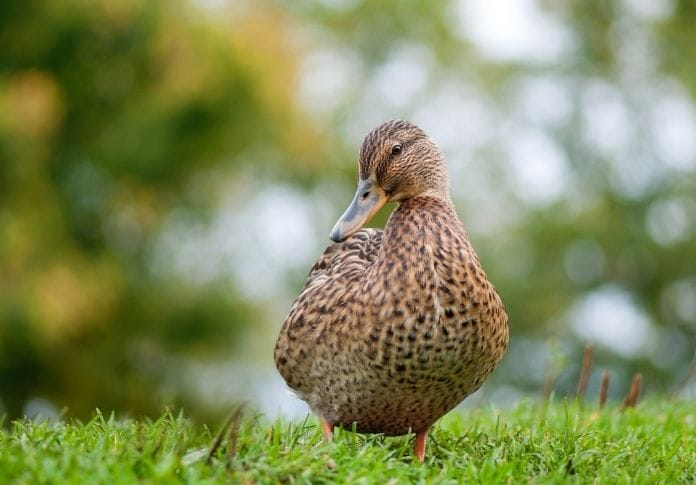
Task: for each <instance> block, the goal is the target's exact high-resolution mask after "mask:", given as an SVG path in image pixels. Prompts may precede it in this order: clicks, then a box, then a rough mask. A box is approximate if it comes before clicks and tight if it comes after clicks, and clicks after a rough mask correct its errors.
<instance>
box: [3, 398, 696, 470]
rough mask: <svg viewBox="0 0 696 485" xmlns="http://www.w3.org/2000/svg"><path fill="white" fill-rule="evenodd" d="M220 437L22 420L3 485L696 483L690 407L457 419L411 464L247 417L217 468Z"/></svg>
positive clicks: (402, 448)
mask: <svg viewBox="0 0 696 485" xmlns="http://www.w3.org/2000/svg"><path fill="white" fill-rule="evenodd" d="M234 427H235V426H234V425H233V426H232V427H231V428H232V429H234ZM217 435H218V433H217V432H214V431H212V430H210V429H208V428H206V427H204V426H200V425H196V424H194V423H192V422H191V421H189V420H188V419H186V418H184V417H183V416H182V415H178V416H173V415H171V414H168V413H166V414H165V415H164V416H163V417H161V418H160V419H158V420H156V421H151V420H130V419H128V420H117V419H115V418H113V417H105V416H102V415H101V414H99V413H97V414H96V416H95V417H94V418H93V419H92V420H91V421H89V422H87V423H80V422H78V421H75V422H68V423H63V422H61V423H57V424H49V423H31V422H15V423H12V424H11V425H10V427H9V430H5V431H1V432H0V483H65V482H68V483H82V482H90V483H98V482H101V483H132V482H135V481H138V482H142V483H171V482H206V483H215V482H227V483H229V482H243V483H254V482H257V483H273V482H291V483H296V482H299V483H309V482H312V483H331V482H335V481H339V482H350V483H387V482H388V481H389V480H392V483H401V482H404V481H411V482H426V483H447V482H450V483H457V482H463V481H464V482H468V483H471V482H475V483H519V482H525V483H526V482H543V483H562V482H566V481H568V482H571V483H576V482H577V483H588V482H601V483H628V482H630V483H660V482H662V483H694V482H695V481H696V405H695V404H694V403H693V402H666V401H661V402H658V401H654V402H645V403H641V404H640V405H639V406H638V408H637V409H628V410H626V411H625V412H622V411H621V410H620V409H618V408H616V407H611V406H610V407H608V408H606V409H605V410H604V411H603V412H602V413H601V414H596V413H595V412H594V410H592V409H588V408H583V407H581V406H579V405H576V404H568V405H566V404H565V403H551V404H548V405H541V404H531V403H526V404H521V405H520V406H518V407H517V408H515V409H513V410H507V411H499V410H494V409H491V408H484V409H478V410H472V411H466V412H464V413H450V414H449V415H448V416H447V417H445V418H444V419H443V420H441V421H440V423H438V425H437V426H436V427H435V429H434V430H433V432H432V438H431V440H430V442H429V444H428V456H427V457H426V463H425V464H423V465H421V464H418V463H415V462H414V460H413V458H412V453H411V443H412V440H413V437H412V436H411V437H397V438H385V437H382V436H363V435H357V434H353V433H350V432H346V431H338V432H337V433H336V436H335V439H334V441H333V442H332V443H324V442H323V441H322V439H321V432H320V429H319V427H318V426H317V423H316V421H315V420H314V419H313V418H310V419H308V420H307V421H306V422H299V423H289V422H285V421H275V422H269V421H267V420H265V419H263V418H262V417H253V416H247V417H245V418H244V419H243V420H242V421H241V425H240V427H239V430H238V432H237V433H236V435H235V433H229V432H225V433H224V434H223V433H221V434H220V437H222V440H221V441H220V444H219V446H218V447H217V448H216V450H215V453H213V456H212V457H211V459H210V460H208V459H207V458H208V454H209V451H210V449H211V445H212V444H213V442H214V441H215V438H216V436H217ZM232 436H236V438H232ZM235 441H236V444H235Z"/></svg>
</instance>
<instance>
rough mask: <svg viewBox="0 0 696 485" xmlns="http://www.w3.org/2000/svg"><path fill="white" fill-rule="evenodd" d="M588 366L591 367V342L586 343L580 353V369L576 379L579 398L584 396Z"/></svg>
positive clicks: (588, 375)
mask: <svg viewBox="0 0 696 485" xmlns="http://www.w3.org/2000/svg"><path fill="white" fill-rule="evenodd" d="M590 367H592V344H587V345H585V351H584V352H583V355H582V370H581V371H580V380H579V381H578V389H577V391H576V395H577V397H578V399H579V400H582V399H583V398H584V397H585V391H586V390H587V380H588V379H589V377H590Z"/></svg>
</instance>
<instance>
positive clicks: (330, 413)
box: [274, 120, 509, 462]
mask: <svg viewBox="0 0 696 485" xmlns="http://www.w3.org/2000/svg"><path fill="white" fill-rule="evenodd" d="M387 202H396V204H397V205H396V208H395V209H394V210H393V212H392V213H391V215H390V216H389V219H388V221H387V223H386V225H385V227H384V229H383V230H382V229H375V228H364V227H363V226H364V225H365V224H367V223H368V222H369V221H370V220H371V218H372V217H373V216H374V214H375V213H376V212H377V211H378V210H379V209H380V208H381V207H382V206H383V205H384V204H385V203H387ZM330 239H331V240H332V243H331V244H330V245H328V247H327V248H326V250H325V251H324V253H323V254H322V255H321V256H320V257H319V259H318V260H317V261H316V262H315V263H314V265H313V266H312V268H311V269H310V271H309V275H308V277H307V280H306V283H305V285H304V287H303V289H302V290H301V292H300V294H299V296H298V297H297V299H296V300H295V301H294V303H293V304H292V306H291V308H290V310H289V313H288V315H287V317H286V319H285V321H284V323H283V325H282V327H281V330H280V334H279V336H278V339H277V342H276V346H275V350H274V360H275V364H276V367H277V369H278V371H279V373H280V375H281V376H282V377H283V379H284V380H285V382H286V383H287V385H288V387H289V388H290V389H291V391H292V392H293V393H294V394H296V395H297V396H298V397H300V398H301V399H303V400H304V401H305V402H306V403H307V404H308V405H309V407H310V409H311V410H312V412H314V413H315V414H316V415H317V416H318V417H319V419H320V422H321V425H322V429H323V435H324V437H325V438H326V439H327V440H331V437H332V433H333V431H334V428H335V427H341V428H344V429H347V430H354V431H356V432H359V433H381V434H383V435H386V436H399V435H406V434H415V443H414V455H415V458H416V459H417V460H418V461H420V462H423V461H424V459H425V450H426V444H427V438H428V432H429V430H430V428H431V427H432V426H433V424H434V423H435V422H436V421H437V420H439V419H440V418H441V417H442V416H444V415H445V414H446V413H448V412H449V411H450V410H452V409H453V408H454V407H455V406H457V405H458V404H459V403H460V402H462V401H463V400H464V399H465V398H466V397H467V396H469V395H470V394H472V393H473V392H474V391H476V390H477V389H479V388H480V387H481V385H482V384H483V383H484V381H485V380H486V379H487V378H488V376H489V375H490V374H491V373H492V372H493V370H494V369H495V368H496V366H497V365H498V363H499V362H500V361H501V359H502V358H503V355H504V354H505V350H506V348H507V345H508V339H509V327H508V315H507V313H506V311H505V308H504V305H503V303H502V300H501V298H500V296H499V295H498V293H497V291H496V289H495V287H494V286H493V284H492V283H491V282H490V281H489V280H488V278H487V276H486V273H485V272H484V271H483V269H482V268H481V264H480V262H479V258H478V256H477V254H476V252H475V251H474V248H473V247H472V245H471V242H470V240H469V238H468V235H467V232H466V231H465V229H464V226H463V224H462V222H461V221H460V219H459V218H458V216H457V213H456V211H455V207H454V204H453V202H452V200H451V198H450V194H449V178H448V172H447V163H446V160H445V157H444V155H443V153H442V151H441V150H440V149H439V147H438V146H437V144H436V143H435V142H434V141H433V140H432V139H431V138H430V137H429V136H428V135H426V133H425V132H424V131H423V130H422V129H421V128H420V127H418V126H417V125H415V124H413V123H411V122H408V121H403V120H391V121H387V122H384V123H382V124H380V125H379V126H377V127H376V128H374V129H373V130H372V131H371V132H369V133H368V135H367V136H366V137H365V139H364V141H363V143H362V145H361V147H360V150H359V154H358V184H357V190H356V192H355V196H354V197H353V200H352V202H350V204H349V206H348V208H347V209H346V210H345V212H344V213H343V215H342V216H341V217H340V218H339V219H338V221H337V222H336V224H335V226H334V227H333V229H332V231H331V233H330Z"/></svg>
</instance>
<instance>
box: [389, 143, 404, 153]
mask: <svg viewBox="0 0 696 485" xmlns="http://www.w3.org/2000/svg"><path fill="white" fill-rule="evenodd" d="M401 148H402V147H401V145H400V144H398V143H397V144H396V145H394V146H393V147H392V149H391V153H392V155H398V154H399V153H401Z"/></svg>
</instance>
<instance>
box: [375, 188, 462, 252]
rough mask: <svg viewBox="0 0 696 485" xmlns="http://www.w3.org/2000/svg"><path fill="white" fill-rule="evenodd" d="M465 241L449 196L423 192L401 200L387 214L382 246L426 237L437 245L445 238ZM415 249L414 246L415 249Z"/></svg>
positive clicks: (416, 241) (385, 247) (401, 244)
mask: <svg viewBox="0 0 696 485" xmlns="http://www.w3.org/2000/svg"><path fill="white" fill-rule="evenodd" d="M446 238H447V239H455V240H461V241H462V242H464V241H466V239H467V238H466V233H465V232H464V227H463V226H462V224H461V222H460V221H459V218H458V217H457V213H456V211H455V209H454V204H452V201H451V200H450V198H449V197H441V196H433V195H429V194H422V195H419V196H417V197H412V198H410V199H407V200H405V201H403V202H402V203H401V204H399V206H398V207H397V208H396V210H395V211H394V212H393V213H392V215H391V217H389V222H387V226H386V227H385V232H384V242H383V246H384V249H386V250H387V251H388V250H389V246H391V245H400V246H402V247H403V246H405V245H409V244H416V243H419V242H423V240H424V239H425V240H427V241H428V242H429V243H431V244H437V245H440V244H441V243H442V242H443V240H444V239H446ZM414 249H416V248H414Z"/></svg>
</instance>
